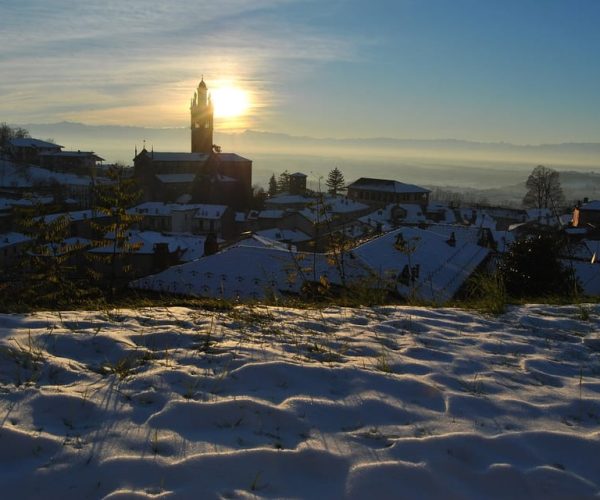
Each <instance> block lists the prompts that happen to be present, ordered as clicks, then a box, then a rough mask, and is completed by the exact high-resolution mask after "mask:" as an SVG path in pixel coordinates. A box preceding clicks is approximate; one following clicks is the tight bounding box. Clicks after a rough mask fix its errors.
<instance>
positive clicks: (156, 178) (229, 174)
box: [133, 78, 252, 210]
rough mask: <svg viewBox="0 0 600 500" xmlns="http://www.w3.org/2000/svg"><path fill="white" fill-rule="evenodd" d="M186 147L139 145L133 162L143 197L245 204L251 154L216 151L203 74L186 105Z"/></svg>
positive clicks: (249, 188) (240, 206) (237, 206)
mask: <svg viewBox="0 0 600 500" xmlns="http://www.w3.org/2000/svg"><path fill="white" fill-rule="evenodd" d="M190 117H191V152H190V153H180V152H157V151H154V149H152V150H151V151H148V150H147V149H146V148H145V147H144V149H142V151H140V153H139V154H138V153H137V151H136V155H135V158H134V159H133V162H134V177H135V179H136V180H137V182H138V184H139V186H140V188H141V189H142V192H143V194H142V198H143V201H161V202H179V203H210V204H219V205H228V206H230V207H233V208H235V209H238V210H240V209H245V208H248V206H249V204H250V200H251V197H252V160H248V159H246V158H243V157H242V156H239V155H237V154H235V153H222V152H221V150H220V148H219V147H218V146H216V145H215V144H214V142H213V124H214V120H213V117H214V108H213V104H212V102H211V98H210V94H209V92H208V88H207V86H206V83H205V82H204V78H202V80H201V81H200V83H199V84H198V88H197V89H196V91H195V92H194V97H193V98H192V100H191V105H190Z"/></svg>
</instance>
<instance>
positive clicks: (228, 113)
mask: <svg viewBox="0 0 600 500" xmlns="http://www.w3.org/2000/svg"><path fill="white" fill-rule="evenodd" d="M210 94H211V97H212V102H213V105H214V107H215V117H218V118H235V117H238V116H242V115H243V114H244V113H245V112H246V111H247V110H248V107H249V105H250V103H249V99H248V94H247V93H246V92H245V91H244V90H242V89H240V88H238V87H232V86H227V87H220V88H215V89H214V90H211V91H210Z"/></svg>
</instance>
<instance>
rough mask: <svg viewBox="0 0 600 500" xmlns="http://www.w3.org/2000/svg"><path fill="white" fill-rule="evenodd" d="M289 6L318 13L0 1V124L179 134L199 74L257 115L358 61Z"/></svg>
mask: <svg viewBox="0 0 600 500" xmlns="http://www.w3.org/2000/svg"><path fill="white" fill-rule="evenodd" d="M4 4H6V5H4ZM290 6H294V7H300V8H302V7H306V9H309V8H312V7H314V6H315V4H314V3H313V2H311V1H307V0H303V1H300V0H296V1H294V0H253V1H247V0H225V1H219V2H206V1H201V2H198V1H193V0H177V1H174V2H164V1H156V0H150V1H141V0H134V1H129V2H123V1H121V0H118V1H117V0H108V1H104V2H91V1H87V0H86V1H74V0H58V1H53V2H48V1H47V0H22V1H20V2H6V1H5V0H0V8H1V9H2V14H3V15H2V17H1V18H0V31H2V33H3V35H2V39H3V43H2V45H1V46H0V73H1V74H2V75H3V78H2V80H1V81H0V96H1V97H0V119H1V120H6V121H12V122H20V123H23V122H27V121H46V122H48V121H55V120H60V119H71V120H80V121H84V122H88V123H128V124H137V125H152V126H156V125H159V126H169V125H184V124H186V123H187V102H188V100H189V98H190V97H191V92H192V88H193V87H194V86H195V85H196V84H197V81H198V79H199V77H200V75H201V74H204V75H205V76H206V77H207V79H209V80H210V79H211V78H212V79H213V80H215V79H233V80H236V81H238V82H240V84H241V85H243V86H245V87H247V88H248V89H249V90H250V92H251V93H252V96H253V101H254V103H255V109H261V115H263V116H265V113H266V112H267V111H268V108H269V107H270V106H272V105H273V104H275V103H276V102H277V99H278V95H277V91H276V89H277V88H278V86H281V85H284V84H285V82H286V81H288V80H290V79H294V78H297V77H298V75H299V74H301V73H302V72H303V71H310V70H312V69H313V68H315V67H316V66H318V65H321V64H325V63H327V62H330V61H336V60H349V59H351V58H353V57H355V54H356V40H353V39H351V38H350V37H345V36H340V35H332V34H329V33H327V32H325V31H324V30H319V29H317V28H314V27H311V26H310V25H309V24H308V23H304V22H303V19H302V18H301V17H294V16H287V15H286V9H287V8H289V7H290Z"/></svg>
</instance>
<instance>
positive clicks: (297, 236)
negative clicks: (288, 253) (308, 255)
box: [255, 228, 311, 243]
mask: <svg viewBox="0 0 600 500" xmlns="http://www.w3.org/2000/svg"><path fill="white" fill-rule="evenodd" d="M255 234H257V235H258V236H262V237H264V238H268V239H270V240H276V241H289V242H290V243H302V242H306V241H310V240H311V237H310V236H309V235H308V234H306V233H303V232H302V231H300V230H298V229H278V228H273V229H264V230H262V231H256V233H255Z"/></svg>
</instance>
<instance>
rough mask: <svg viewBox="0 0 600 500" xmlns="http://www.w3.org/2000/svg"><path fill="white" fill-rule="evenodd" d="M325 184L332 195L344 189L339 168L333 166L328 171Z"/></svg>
mask: <svg viewBox="0 0 600 500" xmlns="http://www.w3.org/2000/svg"><path fill="white" fill-rule="evenodd" d="M325 184H327V190H328V192H329V194H332V195H333V196H336V195H337V194H338V193H339V192H340V191H342V190H343V189H344V184H345V181H344V175H343V174H342V172H341V171H340V169H339V168H337V167H335V168H334V169H332V170H331V171H330V172H329V175H328V176H327V181H326V182H325Z"/></svg>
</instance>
